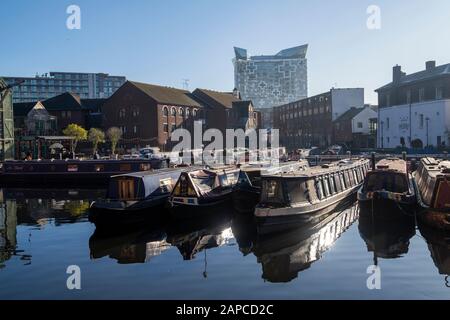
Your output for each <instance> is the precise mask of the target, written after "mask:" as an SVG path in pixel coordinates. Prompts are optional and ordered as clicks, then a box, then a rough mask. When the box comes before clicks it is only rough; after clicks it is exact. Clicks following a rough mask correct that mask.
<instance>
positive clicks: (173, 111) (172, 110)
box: [170, 108, 177, 117]
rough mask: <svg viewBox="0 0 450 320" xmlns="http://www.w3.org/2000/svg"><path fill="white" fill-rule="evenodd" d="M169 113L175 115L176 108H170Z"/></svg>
mask: <svg viewBox="0 0 450 320" xmlns="http://www.w3.org/2000/svg"><path fill="white" fill-rule="evenodd" d="M170 113H171V114H172V116H174V117H175V116H176V115H177V109H175V108H172V109H171V110H170Z"/></svg>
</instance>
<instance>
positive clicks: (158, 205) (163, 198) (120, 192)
mask: <svg viewBox="0 0 450 320" xmlns="http://www.w3.org/2000/svg"><path fill="white" fill-rule="evenodd" d="M186 170H188V168H167V169H160V170H155V171H144V172H135V173H129V174H122V175H116V176H112V177H111V178H110V182H109V186H108V191H107V197H106V199H98V200H97V201H94V202H93V203H92V204H91V210H90V214H89V220H90V221H91V222H93V223H95V224H96V225H97V226H98V225H103V224H108V225H110V224H115V223H119V222H120V223H136V222H141V221H145V220H148V219H151V218H155V219H156V218H157V217H158V215H157V213H158V212H159V213H161V212H163V208H164V206H165V204H166V202H167V200H168V198H169V196H170V193H171V192H172V190H173V187H174V185H175V183H176V182H177V181H178V178H179V177H180V175H181V173H182V172H184V171H186ZM151 211H155V212H154V213H152V212H151Z"/></svg>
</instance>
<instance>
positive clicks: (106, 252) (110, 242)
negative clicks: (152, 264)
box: [89, 229, 170, 264]
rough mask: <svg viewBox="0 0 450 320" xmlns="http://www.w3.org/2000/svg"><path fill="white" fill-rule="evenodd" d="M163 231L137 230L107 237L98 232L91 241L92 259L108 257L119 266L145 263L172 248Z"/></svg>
mask: <svg viewBox="0 0 450 320" xmlns="http://www.w3.org/2000/svg"><path fill="white" fill-rule="evenodd" d="M165 239H166V234H165V232H164V231H162V230H157V229H156V230H146V229H141V230H135V231H132V232H127V233H124V234H116V235H106V234H104V233H102V232H99V231H98V230H96V231H95V232H94V234H93V235H92V236H91V238H90V239H89V249H90V252H91V258H92V259H100V258H103V257H106V256H108V257H109V258H110V259H114V260H117V262H118V263H119V264H130V263H144V262H147V261H149V260H150V259H151V258H153V257H155V256H158V255H160V254H161V253H163V252H164V251H165V250H167V249H169V248H170V245H169V244H168V243H167V242H166V240H165Z"/></svg>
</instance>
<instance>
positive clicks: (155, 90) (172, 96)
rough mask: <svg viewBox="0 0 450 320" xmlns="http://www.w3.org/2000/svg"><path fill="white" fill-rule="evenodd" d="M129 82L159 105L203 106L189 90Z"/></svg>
mask: <svg viewBox="0 0 450 320" xmlns="http://www.w3.org/2000/svg"><path fill="white" fill-rule="evenodd" d="M127 82H129V83H131V84H133V85H134V86H135V87H136V88H138V89H139V90H141V91H142V92H144V93H145V94H146V95H148V96H149V97H151V98H152V99H153V100H155V101H156V102H157V103H160V104H174V105H180V106H192V107H201V105H200V104H199V103H198V102H197V101H195V100H194V99H193V98H192V97H191V93H190V92H189V91H187V90H181V89H177V88H170V87H163V86H157V85H154V84H147V83H141V82H135V81H127Z"/></svg>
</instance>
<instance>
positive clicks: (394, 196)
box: [358, 158, 417, 218]
mask: <svg viewBox="0 0 450 320" xmlns="http://www.w3.org/2000/svg"><path fill="white" fill-rule="evenodd" d="M407 165H408V164H407V162H406V161H405V160H402V159H399V158H387V159H383V160H380V161H378V162H377V163H376V165H375V167H374V168H372V170H371V171H369V172H368V173H367V176H366V179H365V180H364V184H363V185H362V187H361V189H360V190H359V191H358V201H359V203H360V205H361V206H368V207H372V206H373V207H378V206H379V207H381V208H384V209H387V208H388V207H389V208H390V209H394V210H379V213H378V214H381V215H384V216H386V215H387V214H389V213H395V212H400V213H401V211H402V210H406V211H409V210H411V209H414V206H415V205H416V203H417V198H416V192H415V188H414V182H413V178H412V175H411V173H410V172H408V167H407ZM398 209H400V210H398ZM386 218H389V216H386Z"/></svg>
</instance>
